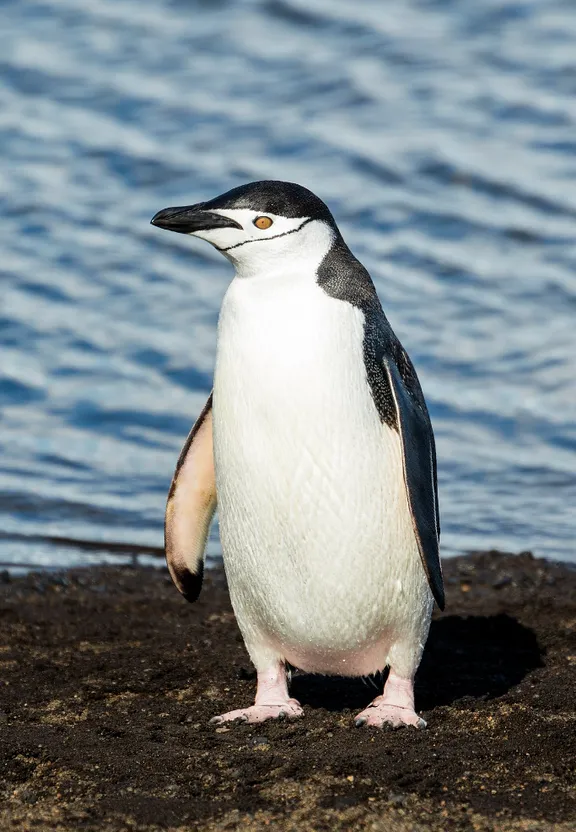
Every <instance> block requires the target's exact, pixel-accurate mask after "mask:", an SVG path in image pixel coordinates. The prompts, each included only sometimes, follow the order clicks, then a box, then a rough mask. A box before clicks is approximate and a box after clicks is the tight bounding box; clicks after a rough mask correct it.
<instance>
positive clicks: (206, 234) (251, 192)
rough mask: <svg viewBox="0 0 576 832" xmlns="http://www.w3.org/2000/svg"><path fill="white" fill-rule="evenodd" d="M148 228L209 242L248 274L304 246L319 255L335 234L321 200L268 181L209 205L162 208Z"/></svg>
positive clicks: (297, 187) (229, 193)
mask: <svg viewBox="0 0 576 832" xmlns="http://www.w3.org/2000/svg"><path fill="white" fill-rule="evenodd" d="M151 223H152V225H155V226H158V228H165V229H167V230H169V231H177V232H178V233H179V234H190V235H192V236H194V237H200V238H201V239H203V240H207V241H208V242H209V243H211V244H212V245H213V246H214V247H215V248H217V249H218V251H220V252H222V254H224V255H225V256H226V257H227V258H228V259H229V260H231V261H232V262H233V263H235V264H236V266H237V267H240V268H243V269H244V270H248V271H252V270H253V269H258V268H262V267H266V265H268V264H271V263H272V262H274V261H278V260H279V258H286V257H290V256H297V255H298V253H299V252H300V254H301V252H302V247H303V246H305V247H306V251H307V252H308V253H309V254H311V255H312V256H313V254H314V251H315V250H316V249H317V253H318V256H323V255H324V254H325V253H326V251H327V249H328V248H329V247H330V245H331V244H332V241H333V240H334V238H335V237H336V236H337V235H339V232H338V229H337V227H336V223H335V221H334V218H333V217H332V214H331V213H330V211H329V210H328V208H327V206H326V205H325V204H324V203H323V202H322V200H321V199H319V197H317V196H316V195H315V194H313V193H312V191H309V190H308V189H307V188H304V187H302V185H296V184H294V183H292V182H277V181H274V180H266V181H262V182H250V183H249V184H248V185H241V186H240V187H238V188H233V189H232V190H231V191H227V192H226V193H225V194H222V195H221V196H217V197H216V198H215V199H211V200H210V201H208V202H199V203H198V204H197V205H187V206H182V207H178V208H165V209H164V210H163V211H159V212H158V213H157V214H156V215H155V216H154V217H153V218H152V220H151Z"/></svg>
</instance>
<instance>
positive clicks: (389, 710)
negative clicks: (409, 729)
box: [354, 671, 426, 728]
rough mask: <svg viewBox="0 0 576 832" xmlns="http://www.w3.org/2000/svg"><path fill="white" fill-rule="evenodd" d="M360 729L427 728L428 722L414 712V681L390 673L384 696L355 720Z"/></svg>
mask: <svg viewBox="0 0 576 832" xmlns="http://www.w3.org/2000/svg"><path fill="white" fill-rule="evenodd" d="M354 724H355V725H356V726H358V727H360V726H361V725H371V726H374V727H375V728H382V727H383V726H384V725H391V726H392V727H393V728H400V726H401V725H413V726H414V727H415V728H426V722H425V721H424V720H423V719H422V717H421V716H418V714H417V713H416V711H415V710H414V686H413V682H412V679H402V678H401V677H400V676H396V674H395V673H393V672H392V671H390V674H389V676H388V679H387V680H386V685H385V687H384V694H383V695H382V696H377V697H376V699H375V700H374V701H373V702H372V703H371V704H370V705H368V707H367V708H365V709H364V710H363V711H362V712H361V713H359V714H358V716H357V717H356V719H355V720H354Z"/></svg>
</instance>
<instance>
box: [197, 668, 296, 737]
mask: <svg viewBox="0 0 576 832" xmlns="http://www.w3.org/2000/svg"><path fill="white" fill-rule="evenodd" d="M301 716H304V711H303V710H302V708H301V706H300V702H298V701H297V700H296V699H290V697H289V696H288V685H287V683H286V670H285V668H284V665H283V664H282V663H281V662H277V663H276V664H274V665H272V666H271V667H267V668H266V669H265V670H258V683H257V688H256V701H255V702H254V704H253V705H251V706H250V707H249V708H240V709H239V710H237V711H228V713H227V714H221V715H220V716H215V717H214V718H213V719H211V720H210V722H211V723H212V724H214V725H222V723H224V722H234V720H241V721H242V722H264V721H265V720H267V719H279V718H284V719H298V717H301Z"/></svg>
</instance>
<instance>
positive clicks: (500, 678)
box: [290, 614, 543, 711]
mask: <svg viewBox="0 0 576 832" xmlns="http://www.w3.org/2000/svg"><path fill="white" fill-rule="evenodd" d="M542 656H543V651H542V650H541V649H540V647H539V646H538V642H537V640H536V636H535V634H534V632H533V631H532V630H531V629H529V628H528V627H525V626H524V625H523V624H520V623H519V622H518V621H517V620H516V619H515V618H512V617H511V616H509V615H506V614H502V615H492V616H469V617H462V616H458V615H450V616H446V617H444V618H439V619H438V620H436V621H433V622H432V626H431V627H430V635H429V637H428V642H427V644H426V650H425V652H424V657H423V659H422V663H421V665H420V669H419V670H418V674H417V676H416V708H417V709H418V710H430V709H432V708H435V707H436V706H438V705H450V704H452V703H453V702H455V701H456V700H458V699H463V698H464V697H471V698H473V699H480V698H484V697H487V698H492V697H495V696H502V694H504V693H506V692H507V691H509V690H510V689H511V688H513V687H514V686H515V685H517V684H519V682H521V681H522V679H523V678H524V677H525V676H526V674H527V673H529V672H530V671H531V670H534V669H535V668H537V667H542V666H543V661H542ZM384 679H385V676H384V675H380V677H378V676H375V677H373V678H370V679H345V678H341V677H330V676H310V675H305V674H302V675H299V674H298V675H296V676H294V677H293V679H292V684H291V686H290V693H291V696H294V697H295V698H296V699H298V700H299V701H300V702H301V703H302V705H308V706H310V707H312V708H327V709H328V710H330V711H342V710H344V709H346V708H350V709H354V710H356V709H362V708H365V707H366V705H367V704H368V703H369V702H370V701H371V700H372V699H373V698H374V697H375V696H377V695H378V694H379V693H381V692H382V685H383V682H384Z"/></svg>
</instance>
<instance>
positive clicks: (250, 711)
mask: <svg viewBox="0 0 576 832" xmlns="http://www.w3.org/2000/svg"><path fill="white" fill-rule="evenodd" d="M301 716H304V711H303V710H302V708H301V706H300V703H299V702H297V701H296V699H288V700H287V701H286V702H283V703H282V704H280V705H251V706H250V707H249V708H240V709H238V710H237V711H228V713H227V714H221V716H215V717H213V718H212V719H211V720H210V723H211V724H213V725H222V724H223V723H224V722H233V721H234V720H236V719H238V720H240V721H242V722H264V721H265V720H267V719H282V718H284V719H298V718H299V717H301Z"/></svg>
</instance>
